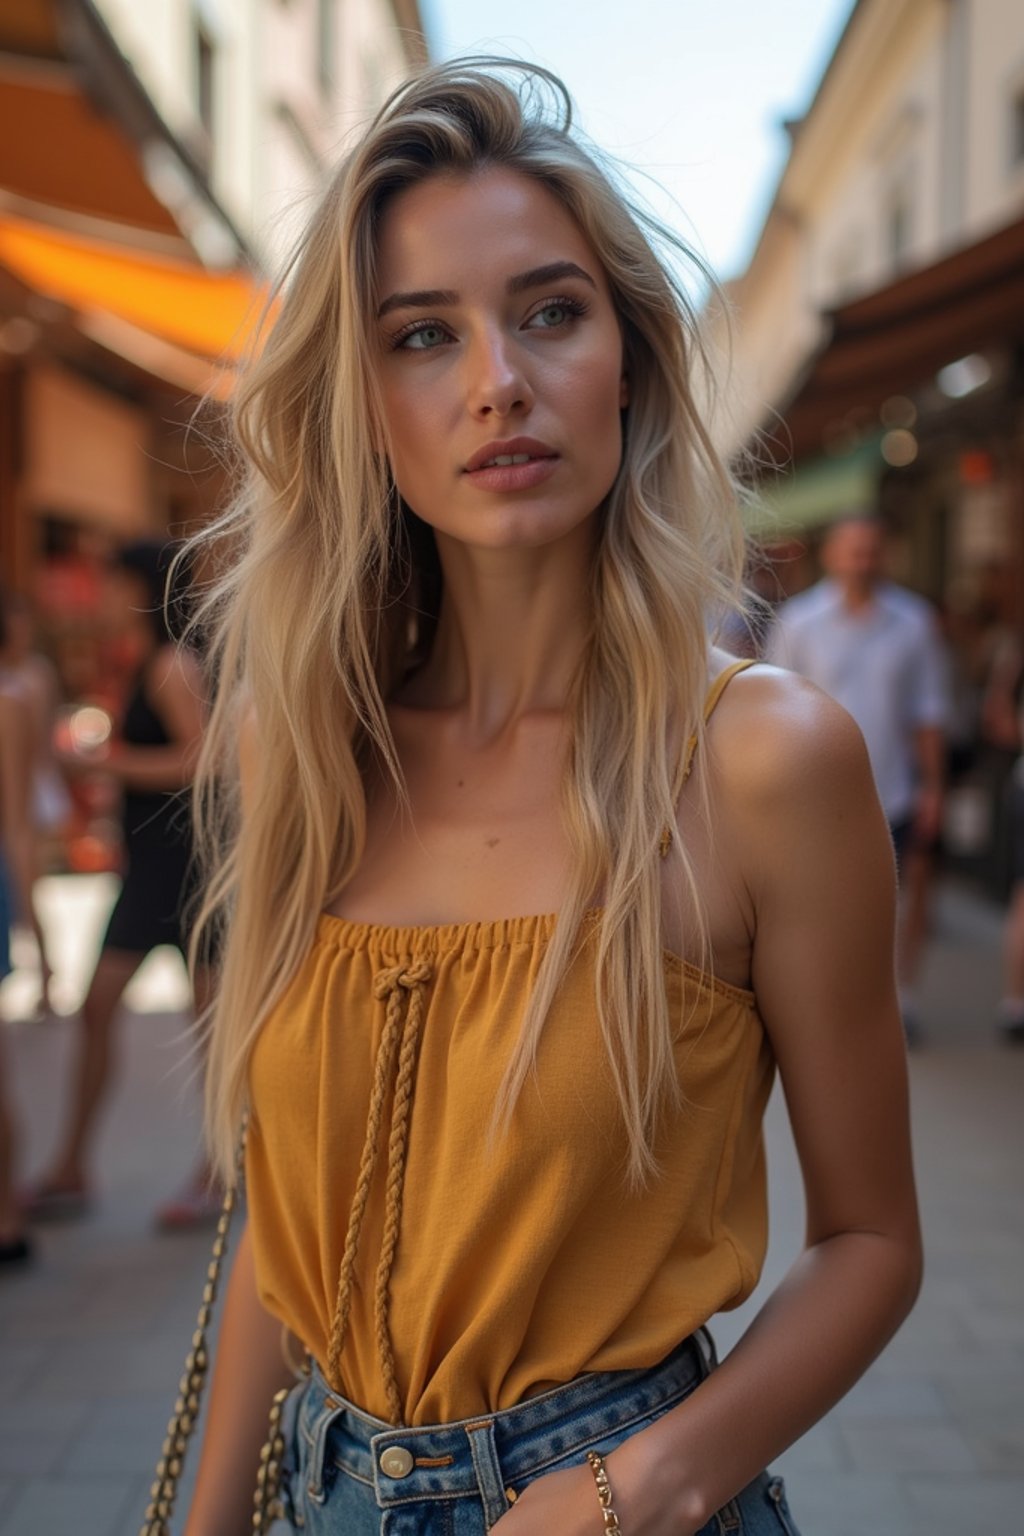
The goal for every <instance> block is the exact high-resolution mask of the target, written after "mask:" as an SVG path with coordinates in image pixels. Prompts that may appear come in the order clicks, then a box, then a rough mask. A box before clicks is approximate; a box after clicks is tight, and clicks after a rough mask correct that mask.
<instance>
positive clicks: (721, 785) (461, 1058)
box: [186, 61, 920, 1536]
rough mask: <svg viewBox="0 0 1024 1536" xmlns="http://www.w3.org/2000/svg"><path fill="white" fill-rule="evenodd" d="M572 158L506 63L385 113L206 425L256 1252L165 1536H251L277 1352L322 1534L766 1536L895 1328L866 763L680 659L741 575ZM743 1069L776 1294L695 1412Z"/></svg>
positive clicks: (216, 896)
mask: <svg viewBox="0 0 1024 1536" xmlns="http://www.w3.org/2000/svg"><path fill="white" fill-rule="evenodd" d="M510 74H511V75H513V77H515V76H518V77H519V78H518V81H516V80H515V78H513V81H512V83H511V84H510V83H509V82H508V76H509V75H510ZM517 86H518V89H517ZM567 125H568V105H567V103H566V102H565V99H564V93H563V90H562V87H561V86H560V84H559V82H557V80H555V79H554V78H553V77H551V76H549V75H547V74H546V73H545V72H543V71H541V70H536V69H532V68H529V67H527V66H523V65H511V64H502V62H501V61H458V62H456V63H453V64H449V65H445V66H440V67H438V68H435V69H431V70H427V71H426V72H425V73H424V74H422V75H421V76H420V77H419V78H417V79H416V80H414V81H412V82H411V83H409V84H407V85H406V86H404V87H403V88H402V89H400V90H399V91H398V92H397V93H396V94H395V95H394V96H393V97H392V98H391V100H390V101H389V103H388V104H387V105H386V106H385V107H384V108H383V109H382V111H381V113H380V114H379V116H378V117H377V119H376V120H375V122H374V123H373V125H372V126H371V127H370V129H369V130H368V132H367V134H366V136H365V138H364V139H363V141H362V142H361V144H360V145H359V146H358V147H357V148H356V149H355V150H354V151H353V153H352V155H351V156H350V158H349V159H348V160H347V161H346V163H345V164H344V165H343V166H342V168H341V169H340V171H339V173H338V175H337V176H336V178H335V179H334V181H333V183H332V185H331V186H330V188H329V189H328V191H327V193H326V195H325V197H324V200H323V202H322V204H321V206H320V208H319V211H318V212H317V214H316V215H315V217H314V219H313V221H312V224H311V226H310V229H309V231H308V233H307V235H306V238H305V241H304V243H303V246H302V249H301V251H300V254H299V257H298V260H297V262H296V264H295V266H294V269H293V272H292V274H291V281H290V283H289V286H288V288H287V290H286V292H285V294H284V297H283V299H282V301H281V305H280V310H279V314H278V317H277V320H276V323H275V326H274V329H273V332H272V334H271V335H270V337H269V340H268V341H267V344H266V347H265V349H264V351H263V354H262V356H261V358H260V359H259V361H258V362H256V363H255V364H254V365H253V367H252V370H251V372H250V374H249V376H248V379H247V380H246V381H245V382H244V384H243V386H242V388H241V390H240V393H239V397H238V403H237V416H236V425H237V430H238V436H239V440H240V443H241V445H242V448H243V450H244V453H245V455H246V457H247V460H248V467H249V473H248V480H247V483H246V484H245V486H244V487H243V489H242V491H241V494H240V499H239V500H238V502H237V503H236V505H235V507H234V508H233V509H232V511H231V512H230V514H229V515H228V517H227V518H226V519H225V521H224V523H223V524H222V526H221V530H220V532H221V534H222V536H223V537H224V538H225V540H226V541H227V543H226V549H227V555H226V558H225V560H224V567H223V575H222V577H221V578H220V580H219V582H218V583H217V585H216V586H215V588H214V590H213V591H212V593H211V594H210V595H209V597H208V601H207V606H206V620H207V622H208V623H209V624H210V625H211V626H212V628H213V631H214V643H213V652H212V654H213V657H214V659H215V662H216V668H217V675H218V678H219V682H220V686H219V690H218V694H217V699H216V702H215V705H214V710H213V717H212V725H211V732H210V735H209V736H208V738H207V740H206V742H205V744H204V765H203V767H202V769H201V772H202V774H203V777H204V782H205V783H207V784H210V783H212V781H213V778H214V775H219V779H218V784H219V786H223V785H224V783H225V782H226V780H227V778H228V776H229V774H230V772H231V764H232V761H233V756H234V748H235V744H236V743H237V742H239V741H240V746H241V751H240V758H241V769H240V797H239V802H240V804H239V812H238V814H239V816H240V820H239V821H237V822H236V830H235V831H234V832H229V842H228V851H227V857H226V862H222V863H221V865H220V867H219V873H218V874H217V876H216V878H215V880H214V882H213V884H212V886H211V900H210V904H209V906H208V912H207V916H208V917H211V916H212V915H213V911H214V908H215V906H216V905H217V904H218V903H219V904H221V906H226V907H227V908H229V909H230V913H231V921H230V924H229V927H228V933H227V948H226V952H225V957H224V970H223V974H222V986H221V991H220V996H219V998H218V1001H217V1005H216V1012H215V1015H214V1018H213V1021H212V1030H211V1055H210V1077H209V1097H208V1105H209V1123H210V1130H211V1133H212V1139H213V1144H214V1146H215V1147H216V1148H217V1149H218V1154H219V1157H220V1161H221V1166H222V1168H223V1169H224V1171H225V1172H227V1171H228V1169H229V1167H230V1164H231V1158H232V1149H233V1146H234V1144H235V1141H236V1138H237V1136H238V1133H239V1127H240V1125H241V1123H242V1118H243V1111H244V1110H246V1109H247V1110H248V1112H249V1129H248V1150H247V1181H246V1187H247V1195H248V1202H249V1220H248V1225H247V1228H246V1230H245V1233H244V1236H243V1238H242V1240H241V1244H240V1248H239V1251H238V1253H237V1256H236V1259H235V1262H234V1265H233V1270H232V1275H231V1280H230V1284H229V1286H228V1293H227V1305H226V1313H225V1317H224V1321H223V1328H222V1332H221V1336H220V1342H219V1346H218V1360H217V1366H216V1370H215V1374H214V1382H213V1391H212V1399H211V1404H210V1413H209V1429H208V1432H207V1435H206V1441H205V1445H204V1451H203V1457H202V1461H201V1465H200V1471H199V1477H198V1482H197V1488H196V1493H195V1496H194V1500H193V1503H192V1506H191V1511H190V1516H189V1520H188V1524H187V1527H186V1529H187V1532H188V1536H212V1533H215V1532H216V1533H217V1536H227V1533H229V1532H235V1531H237V1532H242V1531H243V1530H246V1529H248V1521H249V1515H248V1510H247V1497H246V1486H247V1484H248V1483H249V1480H250V1477H251V1475H252V1473H253V1471H254V1469H255V1466H256V1461H257V1451H258V1447H259V1443H260V1440H261V1438H262V1434H263V1414H264V1409H265V1405H266V1403H267V1402H268V1400H269V1398H270V1396H271V1394H272V1392H273V1391H274V1389H275V1388H276V1387H280V1385H281V1382H282V1379H283V1378H286V1376H287V1371H286V1367H285V1365H284V1363H283V1361H282V1352H281V1347H280V1344H281V1340H280V1334H281V1328H282V1325H283V1326H284V1329H285V1330H286V1332H287V1333H288V1334H291V1335H294V1336H296V1337H297V1338H298V1340H299V1341H301V1344H302V1346H303V1347H304V1349H305V1350H306V1351H307V1352H308V1356H309V1374H308V1375H307V1376H306V1378H305V1379H304V1381H303V1382H302V1383H301V1384H300V1385H299V1386H298V1387H297V1388H296V1390H295V1391H294V1392H293V1394H292V1397H291V1398H290V1399H289V1404H288V1412H287V1413H286V1415H285V1422H286V1424H287V1426H288V1428H287V1432H286V1434H285V1440H286V1447H287V1448H286V1461H287V1463H288V1465H289V1467H290V1471H289V1473H288V1475H287V1476H286V1479H285V1482H286V1486H285V1489H284V1494H285V1498H286V1503H288V1504H289V1506H290V1510H291V1514H292V1518H293V1520H294V1522H295V1523H296V1525H302V1526H303V1527H304V1528H305V1529H306V1530H307V1531H309V1532H310V1533H316V1536H320V1533H328V1532H331V1533H334V1532H338V1533H341V1532H344V1533H345V1536H364V1533H370V1532H377V1531H386V1532H389V1533H392V1536H395V1533H399V1532H403V1533H414V1532H415V1533H424V1536H432V1533H434V1532H438V1533H440V1532H442V1531H444V1532H453V1531H454V1532H457V1533H460V1536H462V1533H465V1536H470V1533H472V1536H482V1533H483V1532H484V1531H485V1530H492V1531H495V1532H500V1533H501V1536H551V1533H559V1536H576V1533H578V1536H586V1533H596V1532H598V1531H600V1530H601V1529H602V1522H603V1528H604V1529H606V1530H622V1531H624V1532H626V1536H670V1533H671V1536H680V1533H693V1532H696V1531H703V1530H706V1531H708V1532H712V1531H715V1532H721V1531H735V1530H740V1529H742V1530H744V1531H746V1532H755V1533H762V1532H775V1533H778V1532H780V1531H785V1530H789V1529H792V1527H791V1525H790V1524H789V1523H788V1522H789V1520H790V1517H789V1515H788V1512H787V1510H786V1505H785V1500H784V1495H783V1492H782V1488H781V1483H780V1482H779V1480H778V1479H770V1478H769V1477H768V1476H767V1475H766V1474H764V1473H763V1470H762V1469H763V1468H764V1467H765V1465H766V1464H767V1463H768V1462H769V1461H770V1459H771V1458H773V1457H774V1456H776V1455H777V1454H778V1453H779V1452H780V1451H782V1450H783V1449H784V1448H785V1447H786V1446H787V1445H788V1444H790V1443H791V1442H792V1441H793V1440H795V1439H796V1438H797V1437H798V1436H799V1435H800V1434H802V1433H803V1432H804V1430H805V1429H806V1428H807V1427H808V1426H809V1425H810V1424H812V1423H813V1422H814V1421H815V1420H816V1419H817V1418H818V1417H819V1416H820V1415H821V1414H823V1413H824V1412H825V1411H826V1410H827V1409H828V1407H829V1406H830V1405H831V1404H832V1403H834V1402H835V1401H836V1400H837V1399H838V1398H839V1397H840V1396H841V1395H842V1394H843V1393H844V1392H845V1391H846V1390H847V1389H848V1387H849V1386H850V1385H851V1383H852V1382H853V1381H854V1380H855V1379H856V1378H857V1377H858V1376H859V1375H860V1374H861V1372H862V1371H863V1370H864V1369H865V1368H866V1366H867V1365H868V1363H869V1361H870V1360H871V1359H872V1358H873V1357H874V1355H875V1354H876V1353H877V1352H878V1350H879V1349H880V1348H881V1347H882V1346H883V1344H884V1343H885V1341H886V1340H887V1339H888V1337H889V1336H890V1335H891V1333H892V1332H893V1330H894V1329H895V1328H896V1327H897V1326H898V1324H899V1322H900V1321H901V1319H902V1318H903V1317H904V1315H905V1313H906V1312H907V1310H908V1308H909V1307H910V1305H911V1303H912V1300H913V1297H914V1295H915V1292H916V1288H917V1285H918V1276H919V1269H920V1251H919V1240H918V1230H917V1221H916V1212H915V1202H914V1193H913V1185H912V1177H911V1170H910V1154H909V1150H908V1134H907V1107H906V1086H905V1080H904V1053H903V1047H902V1039H901V1032H900V1024H899V1014H898V1009H897V1005H896V999H895V992H894V982H893V957H892V949H893V908H894V894H895V883H894V875H893V867H892V856H891V850H890V847H889V843H888V838H887V835H886V830H885V825H884V822H883V820H882V817H881V813H880V811H879V808H878V805H877V801H876V797H875V795H874V791H873V788H872V780H871V774H870V770H869V767H868V764H867V760H866V756H865V753H864V748H863V744H862V742H861V740H860V738H859V735H858V733H857V731H856V729H855V728H854V727H853V725H852V724H851V722H850V721H849V719H848V718H847V717H846V716H845V715H844V714H843V712H842V711H840V710H839V709H838V708H837V707H835V706H834V705H832V704H830V703H829V701H828V700H826V699H825V698H824V697H822V696H821V695H820V694H819V693H817V692H816V691H815V690H814V689H813V688H812V687H810V686H808V685H806V684H804V683H802V682H801V681H799V680H797V679H795V678H793V677H790V676H788V675H786V674H783V673H779V672H775V671H772V670H770V669H762V668H756V669H753V670H749V671H744V672H742V674H741V675H736V673H735V669H734V668H733V667H732V666H731V664H730V659H729V658H728V657H727V656H725V655H723V654H722V653H721V652H719V651H718V650H716V649H715V648H714V647H713V646H710V645H709V644H708V643H707V640H706V637H705V617H706V615H707V613H708V612H709V611H712V610H714V611H721V608H722V605H723V604H725V603H726V602H727V601H730V602H734V601H735V593H736V591H737V589H738V585H739V572H740V565H741V558H742V540H741V537H740V533H739V529H738V524H737V518H736V510H735V500H734V497H733V494H732V489H731V487H730V484H729V481H728V478H727V476H726V473H725V471H724V469H723V467H722V465H721V464H720V463H719V461H718V459H717V458H716V456H715V453H714V451H713V449H712V447H711V444H710V442H709V439H708V435H707V433H706V431H705V428H704V426H703V424H702V422H701V420H700V417H699V415H698V413H697V410H696V407H695V404H694V387H695V386H694V378H693V368H694V365H695V356H694V353H695V341H694V328H693V324H692V320H691V317H690V315H689V313H688V311H687V308H686V305H685V302H684V300H683V299H682V298H681V297H680V295H679V293H678V291H677V289H676V288H675V287H674V285H673V282H672V280H671V278H670V277H669V276H668V274H667V272H666V269H665V268H664V267H663V266H662V265H661V264H660V262H659V261H658V259H657V257H656V256H655V254H654V253H653V250H652V247H651V244H650V243H649V241H648V238H647V236H646V235H645V233H644V221H642V220H641V219H640V217H639V216H636V215H634V214H632V213H631V212H630V211H629V209H628V207H627V206H626V204H625V202H624V200H623V198H622V196H621V194H620V193H619V192H618V191H617V190H616V189H615V187H614V186H613V184H612V183H611V181H610V180H609V179H608V177H607V175H606V174H605V173H604V172H603V171H602V170H601V169H600V168H599V166H598V165H597V163H596V161H595V159H594V158H593V156H592V155H591V154H590V153H589V152H587V151H584V150H583V149H581V148H580V147H578V146H577V144H576V143H575V142H574V141H573V139H572V138H571V136H570V134H569V132H568V126H567ZM726 684H727V685H728V686H726ZM208 798H212V797H208ZM217 804H218V806H219V808H220V809H221V810H226V809H228V810H229V809H230V806H229V804H228V797H227V796H226V795H225V794H223V793H220V794H219V796H218V801H217ZM241 808H244V816H241ZM538 913H539V914H555V913H557V917H556V916H553V915H543V916H536V915H528V916H520V915H517V914H538ZM776 1063H777V1064H778V1067H779V1069H780V1071H781V1073H782V1077H783V1080H784V1084H785V1088H786V1094H787V1099H788V1102H789V1107H790V1112H791V1115H792V1118H793V1123H794V1127H795V1132H796V1139H797V1144H798V1147H799V1151H800V1157H801V1161H802V1167H803V1176H804V1181H805V1185H806V1192H807V1209H808V1232H807V1246H806V1251H805V1252H804V1254H803V1256H802V1257H801V1258H800V1259H799V1260H798V1262H797V1263H796V1264H795V1265H794V1267H793V1270H792V1271H791V1273H790V1275H789V1276H788V1278H787V1279H786V1280H785V1282H784V1283H783V1285H782V1286H781V1287H780V1288H779V1289H778V1290H777V1291H776V1292H775V1293H774V1295H773V1296H772V1297H771V1299H770V1300H769V1302H768V1303H767V1305H766V1306H765V1307H764V1309H763V1310H762V1312H761V1313H760V1315H759V1317H758V1319H757V1321H756V1322H755V1324H754V1325H753V1327H752V1328H751V1329H750V1330H749V1332H748V1333H747V1334H746V1336H745V1337H744V1339H743V1341H742V1342H741V1343H740V1344H739V1345H738V1347H737V1348H736V1349H735V1350H734V1351H733V1352H732V1353H731V1354H730V1355H729V1357H728V1359H727V1360H726V1361H725V1362H724V1364H722V1365H721V1366H720V1367H718V1368H716V1369H712V1365H713V1359H712V1357H711V1352H710V1349H709V1346H708V1344H707V1340H706V1336H705V1334H704V1333H703V1325H704V1324H705V1323H706V1322H707V1321H708V1320H709V1318H710V1317H711V1316H712V1315H713V1314H714V1313H715V1312H716V1311H718V1310H719V1309H721V1308H722V1307H727V1306H733V1305H736V1304H738V1303H739V1302H740V1301H741V1300H742V1299H743V1298H744V1297H745V1296H746V1295H748V1294H749V1292H750V1291H751V1290H752V1289H753V1286H754V1284H755V1282H756V1279H757V1274H758V1271H759V1267H760V1264H761V1260H762V1257H763V1251H764V1242H765V1209H764V1206H765V1188H764V1167H763V1155H762V1147H761V1135H760V1127H761V1115H762V1111H763V1108H764V1103H765V1100H766V1097H767V1094H768V1090H769V1085H770V1081H771V1077H772V1072H773V1068H774V1065H775V1064H776ZM292 1417H294V1419H295V1420H296V1423H295V1424H294V1425H293V1424H292V1423H291V1418H292Z"/></svg>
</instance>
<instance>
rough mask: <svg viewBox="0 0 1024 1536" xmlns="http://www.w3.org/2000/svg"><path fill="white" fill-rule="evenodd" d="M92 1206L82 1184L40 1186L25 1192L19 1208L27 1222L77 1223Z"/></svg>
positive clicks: (44, 1184) (48, 1184)
mask: <svg viewBox="0 0 1024 1536" xmlns="http://www.w3.org/2000/svg"><path fill="white" fill-rule="evenodd" d="M91 1206H92V1200H91V1198H90V1196H89V1192H88V1190H87V1189H86V1188H85V1186H84V1185H82V1184H55V1183H51V1182H49V1181H48V1180H44V1182H43V1183H42V1184H37V1185H35V1187H34V1188H32V1189H28V1190H26V1192H25V1194H24V1195H23V1196H22V1199H21V1208H22V1210H23V1211H24V1213H25V1215H26V1216H27V1217H28V1219H29V1221H78V1220H79V1219H80V1218H81V1217H83V1216H87V1215H88V1213H89V1210H90V1208H91Z"/></svg>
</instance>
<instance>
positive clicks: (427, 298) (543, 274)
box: [377, 261, 597, 320]
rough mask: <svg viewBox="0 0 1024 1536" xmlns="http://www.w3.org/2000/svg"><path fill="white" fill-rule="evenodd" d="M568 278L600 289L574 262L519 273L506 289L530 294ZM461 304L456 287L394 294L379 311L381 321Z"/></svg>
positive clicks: (557, 263) (511, 292) (552, 262)
mask: <svg viewBox="0 0 1024 1536" xmlns="http://www.w3.org/2000/svg"><path fill="white" fill-rule="evenodd" d="M567 277H575V278H579V279H581V280H582V281H583V282H585V283H589V284H590V286H591V288H593V289H594V290H595V292H596V290H597V284H596V283H595V282H594V279H593V278H592V277H591V275H590V273H589V272H585V271H584V270H583V268H582V267H578V266H577V265H576V263H575V262H574V261H549V262H548V263H547V265H546V266H543V267H531V268H530V270H529V272H519V273H517V275H516V276H515V277H510V278H509V280H508V282H507V283H506V284H505V289H506V292H508V293H509V294H517V293H526V292H527V291H528V290H529V289H530V288H540V287H543V285H544V284H545V283H556V282H561V281H564V279H565V278H567ZM458 302H459V295H458V294H457V293H456V292H455V290H454V289H453V288H418V289H414V290H413V291H411V292H409V293H392V294H389V295H388V297H387V298H386V299H385V300H384V302H383V303H382V304H381V306H380V308H379V309H378V310H377V319H378V320H383V318H384V316H385V315H388V314H390V313H391V311H392V310H393V309H435V308H438V309H439V308H441V307H442V306H445V305H452V304H457V303H458Z"/></svg>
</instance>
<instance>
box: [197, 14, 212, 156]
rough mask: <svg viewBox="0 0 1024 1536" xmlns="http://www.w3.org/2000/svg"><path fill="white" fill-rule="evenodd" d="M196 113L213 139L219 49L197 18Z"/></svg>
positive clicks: (208, 137) (205, 131)
mask: <svg viewBox="0 0 1024 1536" xmlns="http://www.w3.org/2000/svg"><path fill="white" fill-rule="evenodd" d="M194 25H195V70H196V75H195V80H196V113H197V115H198V117H199V121H200V122H201V123H202V125H203V132H204V133H205V134H206V137H207V139H208V140H209V141H210V142H211V143H212V141H213V127H214V111H215V75H216V68H217V50H216V47H215V45H214V41H213V38H212V37H211V36H210V34H209V32H208V31H207V29H206V27H205V26H204V25H203V23H202V22H201V21H200V19H199V17H198V16H197V17H196V18H195V22H194Z"/></svg>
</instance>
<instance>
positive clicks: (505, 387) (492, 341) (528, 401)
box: [466, 330, 533, 419]
mask: <svg viewBox="0 0 1024 1536" xmlns="http://www.w3.org/2000/svg"><path fill="white" fill-rule="evenodd" d="M466 370H467V378H466V402H467V405H468V406H469V409H470V411H471V412H472V414H473V415H474V416H478V417H480V418H481V419H485V418H486V417H488V416H510V415H513V414H515V413H523V414H525V412H526V411H528V410H529V409H530V407H531V406H532V404H533V389H532V387H531V384H530V381H529V377H528V375H527V371H526V368H525V366H524V360H523V358H522V356H521V354H520V352H519V350H518V349H517V347H516V345H515V342H514V341H513V340H512V338H511V337H509V336H507V335H506V334H505V333H504V332H503V331H498V330H495V331H492V332H488V333H487V334H485V335H481V336H479V337H477V338H476V339H475V340H474V342H473V343H472V344H471V345H470V347H469V348H468V351H467V360H466Z"/></svg>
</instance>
